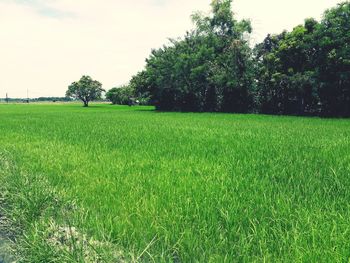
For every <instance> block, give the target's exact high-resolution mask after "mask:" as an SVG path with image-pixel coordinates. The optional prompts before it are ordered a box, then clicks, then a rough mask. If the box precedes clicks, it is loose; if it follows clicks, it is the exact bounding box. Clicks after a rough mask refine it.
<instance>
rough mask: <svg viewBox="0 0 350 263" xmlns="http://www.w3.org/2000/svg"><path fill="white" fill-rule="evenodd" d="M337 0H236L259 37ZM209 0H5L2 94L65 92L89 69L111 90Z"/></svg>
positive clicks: (0, 37) (0, 41)
mask: <svg viewBox="0 0 350 263" xmlns="http://www.w3.org/2000/svg"><path fill="white" fill-rule="evenodd" d="M339 2H341V1H338V0H235V1H234V4H233V10H234V12H235V13H236V15H237V17H238V18H240V19H241V18H250V19H251V20H252V24H253V29H254V33H253V35H252V41H255V42H256V41H261V40H263V38H264V37H265V36H266V34H267V33H280V32H281V31H282V30H283V29H287V30H291V29H292V28H293V27H294V26H296V25H298V24H301V23H303V21H304V19H305V18H307V17H314V18H317V19H320V18H321V15H322V13H323V11H324V10H325V9H327V8H330V7H332V6H335V5H336V4H337V3H339ZM209 4H210V0H0V97H5V94H6V92H8V94H9V96H10V97H26V93H27V88H28V89H29V97H40V96H64V94H65V91H66V89H67V86H68V85H69V84H70V83H71V82H73V81H75V80H78V79H79V78H80V77H81V75H83V74H87V75H90V76H91V77H93V78H94V79H97V80H99V81H100V82H102V84H103V87H104V88H105V89H109V88H111V87H114V86H118V85H121V84H124V83H127V82H128V81H129V80H130V78H131V76H132V75H134V74H135V73H136V72H138V71H140V70H142V68H143V66H144V64H145V58H146V57H148V55H149V53H150V51H151V49H152V48H157V47H161V46H162V45H163V44H165V43H167V39H168V38H169V37H170V38H175V37H180V36H182V35H184V33H185V32H186V30H188V29H191V28H192V24H191V19H190V15H191V14H192V13H193V11H196V10H198V11H203V12H207V11H209Z"/></svg>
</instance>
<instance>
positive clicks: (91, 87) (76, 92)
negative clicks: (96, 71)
mask: <svg viewBox="0 0 350 263" xmlns="http://www.w3.org/2000/svg"><path fill="white" fill-rule="evenodd" d="M104 91H105V90H104V89H102V84H101V83H100V82H98V81H97V80H93V79H92V78H91V77H89V76H82V77H81V79H80V80H79V81H78V82H73V83H72V84H71V85H70V86H69V87H68V90H67V91H66V96H67V97H72V98H75V99H80V100H82V101H83V103H84V107H88V106H89V102H90V101H93V100H96V99H100V98H101V95H102V92H104Z"/></svg>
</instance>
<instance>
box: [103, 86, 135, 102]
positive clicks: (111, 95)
mask: <svg viewBox="0 0 350 263" xmlns="http://www.w3.org/2000/svg"><path fill="white" fill-rule="evenodd" d="M134 94H135V92H134V90H133V89H132V88H131V87H130V86H122V87H119V88H112V89H110V90H109V91H108V92H107V93H106V98H107V99H108V100H110V101H111V102H112V103H113V104H119V105H128V103H129V101H130V99H131V98H132V97H134Z"/></svg>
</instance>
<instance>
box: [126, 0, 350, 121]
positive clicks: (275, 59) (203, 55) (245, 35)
mask: <svg viewBox="0 0 350 263" xmlns="http://www.w3.org/2000/svg"><path fill="white" fill-rule="evenodd" d="M192 20H193V23H194V25H195V28H194V29H193V30H191V31H188V32H187V33H186V34H185V35H184V37H182V38H180V39H171V40H170V44H168V45H164V46H163V47H162V48H159V49H155V50H152V52H151V55H150V56H149V58H148V59H147V60H146V66H145V68H144V70H142V71H141V72H139V73H138V74H136V75H135V76H134V77H133V78H132V79H131V81H130V87H131V89H132V90H133V92H134V96H136V97H147V98H149V99H150V102H151V103H152V104H154V105H155V106H156V108H157V109H159V110H169V111H198V112H202V111H210V112H215V111H221V112H239V113H245V112H257V113H267V114H292V115H322V116H346V117H349V116H350V47H349V43H350V28H349V27H350V23H349V21H350V3H349V2H344V3H341V4H338V5H337V6H336V7H334V8H332V9H329V10H327V11H326V12H325V13H324V16H323V19H322V20H321V21H320V22H318V21H316V20H315V19H312V18H308V19H306V20H305V23H304V24H302V25H298V26H296V27H295V28H294V29H293V30H292V31H291V32H287V31H284V32H281V33H280V34H277V35H267V37H266V38H265V39H264V41H263V42H262V43H259V44H257V45H256V46H255V47H254V48H252V47H251V46H250V44H249V41H248V40H249V34H250V33H251V32H252V27H251V24H250V21H249V20H241V21H238V20H236V19H235V16H234V13H233V12H232V0H213V1H212V3H211V13H210V14H208V15H203V14H202V13H199V12H197V13H194V14H193V15H192Z"/></svg>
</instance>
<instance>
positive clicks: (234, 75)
mask: <svg viewBox="0 0 350 263" xmlns="http://www.w3.org/2000/svg"><path fill="white" fill-rule="evenodd" d="M212 13H213V14H212V16H202V15H201V14H199V13H197V14H195V15H193V21H194V23H195V24H196V29H195V30H193V31H191V32H187V34H186V35H185V37H184V38H183V39H181V40H171V45H169V46H164V47H163V48H161V49H158V50H153V51H152V54H151V56H150V57H149V59H147V65H146V68H145V70H144V71H142V72H141V73H139V74H138V75H136V76H135V77H134V78H133V80H132V82H133V83H138V84H136V86H137V87H136V90H138V91H139V92H141V93H146V94H148V95H150V98H151V101H152V102H153V103H154V104H155V105H156V107H157V108H158V109H160V110H175V111H227V112H247V111H248V110H249V109H250V108H251V104H252V103H251V102H252V96H251V95H252V94H251V92H250V90H249V89H250V87H251V86H252V85H251V82H252V79H253V78H252V72H253V71H252V59H251V50H250V48H249V46H248V43H247V41H246V40H245V39H244V33H245V32H250V31H251V27H250V23H249V21H241V22H238V21H236V20H235V19H234V17H233V13H232V11H231V1H228V0H223V1H213V2H212Z"/></svg>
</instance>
